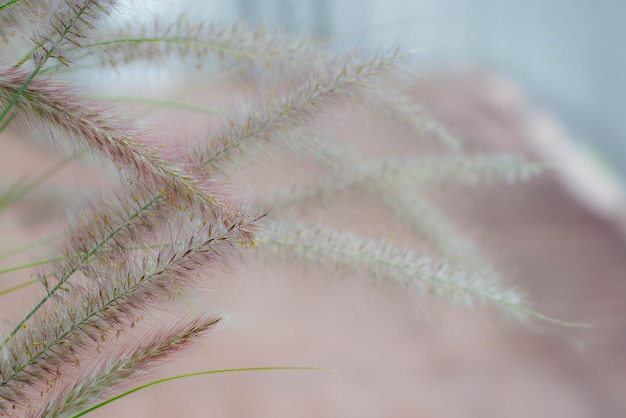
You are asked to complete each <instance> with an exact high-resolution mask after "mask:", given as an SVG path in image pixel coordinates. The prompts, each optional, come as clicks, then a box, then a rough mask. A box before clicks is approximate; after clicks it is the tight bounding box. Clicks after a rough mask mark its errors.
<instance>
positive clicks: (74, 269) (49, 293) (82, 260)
mask: <svg viewBox="0 0 626 418" xmlns="http://www.w3.org/2000/svg"><path fill="white" fill-rule="evenodd" d="M162 196H163V195H161V194H159V195H157V196H156V197H154V198H153V199H151V200H150V201H148V203H146V204H145V205H143V206H142V207H141V208H140V209H139V210H138V211H137V212H134V213H133V214H132V215H131V216H130V217H129V218H128V219H127V220H126V221H125V222H124V223H123V224H122V225H120V226H118V227H117V228H115V229H114V230H113V231H111V233H109V234H108V235H107V236H106V237H105V238H104V239H103V240H102V241H100V242H98V244H97V245H96V246H95V247H94V248H92V249H91V251H89V252H88V253H87V254H85V255H84V256H83V257H81V258H80V260H79V262H78V263H76V264H75V265H74V266H73V267H72V269H70V271H69V272H67V274H66V275H65V276H64V277H63V278H61V279H60V280H59V281H58V282H57V284H56V285H55V286H54V287H53V288H52V289H50V290H48V291H47V292H46V296H44V297H43V298H42V299H41V300H40V301H39V302H38V303H37V305H35V307H34V308H33V309H31V311H30V312H28V314H26V316H25V317H24V318H23V319H22V320H21V321H20V322H19V324H17V325H16V326H15V328H14V329H13V330H12V331H11V333H10V334H9V335H8V336H7V337H6V338H5V339H4V341H3V343H2V345H0V349H2V348H4V347H5V346H6V345H7V343H8V342H9V341H10V340H11V338H13V336H14V335H15V334H17V333H18V332H19V331H20V330H21V329H22V327H23V326H24V325H25V324H26V322H28V320H29V319H30V318H31V317H32V316H33V315H34V314H35V313H36V312H37V311H38V310H39V309H40V308H41V307H42V306H43V305H44V304H45V303H46V302H47V301H48V300H49V299H50V298H51V297H52V296H53V295H54V294H55V293H56V292H57V291H58V290H59V289H61V287H62V286H63V284H64V283H65V282H66V281H67V280H68V279H69V278H70V276H72V275H73V274H74V273H75V272H77V271H78V269H79V268H80V267H81V266H82V265H83V264H84V263H85V262H87V260H89V259H90V258H91V257H92V256H93V255H95V254H96V253H97V252H98V251H99V250H100V248H102V247H103V246H104V245H105V244H106V243H107V242H109V241H110V240H111V239H113V237H114V236H115V235H116V234H117V233H118V232H119V231H121V230H122V229H124V228H126V226H127V225H128V224H129V223H130V222H132V221H133V220H134V219H135V218H137V217H138V216H140V214H141V213H142V212H143V211H144V210H146V209H148V208H149V207H150V206H152V205H153V204H154V203H156V201H157V200H159V199H160V198H161V197H162Z"/></svg>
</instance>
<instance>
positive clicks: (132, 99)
mask: <svg viewBox="0 0 626 418" xmlns="http://www.w3.org/2000/svg"><path fill="white" fill-rule="evenodd" d="M92 97H93V98H94V99H97V100H110V101H121V102H129V103H140V104H146V105H150V106H155V107H171V108H175V109H182V110H190V111H192V112H198V113H207V114H209V115H215V116H221V114H220V113H219V112H218V111H217V110H214V109H209V108H207V107H203V106H196V105H192V104H188V103H182V102H177V101H174V100H163V99H153V98H149V97H137V96H101V95H97V96H92Z"/></svg>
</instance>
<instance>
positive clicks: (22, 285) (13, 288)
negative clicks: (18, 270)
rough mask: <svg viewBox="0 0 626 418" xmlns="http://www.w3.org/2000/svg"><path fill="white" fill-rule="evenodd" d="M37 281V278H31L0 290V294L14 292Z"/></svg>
mask: <svg viewBox="0 0 626 418" xmlns="http://www.w3.org/2000/svg"><path fill="white" fill-rule="evenodd" d="M37 282H39V280H37V279H33V280H29V281H27V282H24V283H20V284H18V285H15V286H13V287H9V288H8V289H4V290H0V296H4V295H8V294H9V293H11V292H15V291H16V290H20V289H23V288H25V287H28V286H30V285H33V284H35V283H37Z"/></svg>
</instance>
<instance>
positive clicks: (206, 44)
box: [83, 38, 254, 58]
mask: <svg viewBox="0 0 626 418" xmlns="http://www.w3.org/2000/svg"><path fill="white" fill-rule="evenodd" d="M142 43H166V44H178V45H188V46H199V47H202V48H207V49H213V50H216V51H219V52H226V53H229V54H232V55H237V56H240V57H246V58H254V56H253V55H250V54H246V53H244V52H241V51H237V50H236V49H230V48H224V47H220V46H217V45H215V44H212V43H209V42H200V41H193V40H190V39H185V38H123V39H113V40H110V41H104V42H96V43H92V44H86V45H83V47H84V48H93V47H98V46H109V45H118V44H142Z"/></svg>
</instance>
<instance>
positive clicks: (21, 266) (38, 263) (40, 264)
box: [0, 257, 63, 274]
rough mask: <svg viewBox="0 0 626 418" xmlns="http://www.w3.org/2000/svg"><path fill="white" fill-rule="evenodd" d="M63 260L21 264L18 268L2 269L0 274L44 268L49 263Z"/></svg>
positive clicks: (47, 259) (59, 258)
mask: <svg viewBox="0 0 626 418" xmlns="http://www.w3.org/2000/svg"><path fill="white" fill-rule="evenodd" d="M61 260H63V257H56V258H45V259H43V260H37V261H33V262H32V263H26V264H20V265H18V266H13V267H7V268H4V269H0V274H6V273H10V272H12V271H18V270H24V269H27V268H30V267H35V266H43V265H44V264H49V263H52V262H53V261H61Z"/></svg>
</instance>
